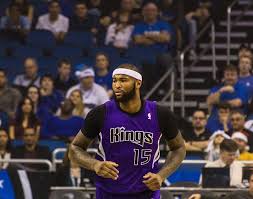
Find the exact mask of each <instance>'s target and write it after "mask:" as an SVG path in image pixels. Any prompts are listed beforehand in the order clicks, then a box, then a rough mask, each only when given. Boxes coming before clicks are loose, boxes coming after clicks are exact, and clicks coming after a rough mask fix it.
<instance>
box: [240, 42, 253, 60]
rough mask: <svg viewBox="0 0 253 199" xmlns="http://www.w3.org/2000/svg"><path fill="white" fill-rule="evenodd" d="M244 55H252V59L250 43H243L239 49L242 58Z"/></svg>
mask: <svg viewBox="0 0 253 199" xmlns="http://www.w3.org/2000/svg"><path fill="white" fill-rule="evenodd" d="M242 56H246V57H250V58H251V59H252V56H253V55H252V52H251V49H250V46H249V45H246V44H241V46H240V48H239V51H238V57H239V58H240V57H242Z"/></svg>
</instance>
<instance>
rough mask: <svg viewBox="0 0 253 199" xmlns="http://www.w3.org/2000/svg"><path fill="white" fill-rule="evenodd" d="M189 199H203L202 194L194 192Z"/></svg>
mask: <svg viewBox="0 0 253 199" xmlns="http://www.w3.org/2000/svg"><path fill="white" fill-rule="evenodd" d="M188 199H201V195H200V194H192V195H191V196H190V197H189V198H188Z"/></svg>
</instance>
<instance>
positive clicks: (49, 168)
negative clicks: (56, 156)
mask: <svg viewBox="0 0 253 199" xmlns="http://www.w3.org/2000/svg"><path fill="white" fill-rule="evenodd" d="M0 163H17V164H18V163H20V164H22V163H31V164H46V165H47V166H48V170H49V171H53V164H52V162H51V161H49V160H46V159H0Z"/></svg>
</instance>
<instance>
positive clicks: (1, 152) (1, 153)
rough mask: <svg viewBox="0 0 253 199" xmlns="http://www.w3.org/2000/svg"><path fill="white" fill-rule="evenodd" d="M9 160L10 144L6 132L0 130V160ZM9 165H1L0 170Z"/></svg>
mask: <svg viewBox="0 0 253 199" xmlns="http://www.w3.org/2000/svg"><path fill="white" fill-rule="evenodd" d="M10 158H11V144H10V140H9V135H8V132H7V131H6V130H5V129H0V160H1V159H7V160H8V159H10ZM8 165H9V163H1V162H0V169H6V168H7V167H8Z"/></svg>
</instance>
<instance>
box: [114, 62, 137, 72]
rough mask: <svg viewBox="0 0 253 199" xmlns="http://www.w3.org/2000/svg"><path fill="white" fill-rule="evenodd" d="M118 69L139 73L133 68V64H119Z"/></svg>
mask: <svg viewBox="0 0 253 199" xmlns="http://www.w3.org/2000/svg"><path fill="white" fill-rule="evenodd" d="M118 68H126V69H130V70H133V71H136V72H138V73H139V72H140V71H139V69H138V68H137V67H136V66H135V65H133V64H127V63H126V64H120V65H119V66H118Z"/></svg>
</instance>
